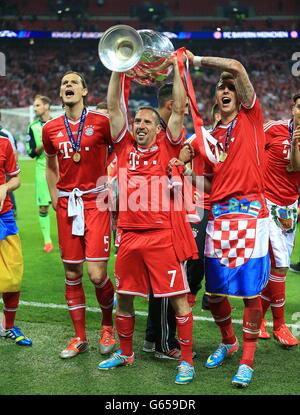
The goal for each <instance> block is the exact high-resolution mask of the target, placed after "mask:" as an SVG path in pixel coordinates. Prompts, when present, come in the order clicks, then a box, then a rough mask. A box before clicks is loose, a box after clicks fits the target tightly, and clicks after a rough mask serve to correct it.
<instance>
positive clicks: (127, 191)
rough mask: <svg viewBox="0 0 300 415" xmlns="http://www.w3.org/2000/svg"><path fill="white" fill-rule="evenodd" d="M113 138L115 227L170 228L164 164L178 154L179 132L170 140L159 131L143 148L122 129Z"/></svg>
mask: <svg viewBox="0 0 300 415" xmlns="http://www.w3.org/2000/svg"><path fill="white" fill-rule="evenodd" d="M114 142H115V144H114V147H115V151H116V154H117V157H118V181H119V221H118V227H119V228H122V229H157V228H158V229H160V228H171V222H170V207H169V206H170V203H169V198H168V195H169V192H168V190H169V189H168V177H167V166H168V162H169V160H170V159H171V158H172V157H178V155H179V152H180V148H181V136H180V137H179V140H177V142H173V141H172V138H170V137H169V136H167V135H166V134H164V135H162V133H160V134H159V138H157V140H156V143H155V144H154V145H153V146H152V147H150V148H142V147H139V146H138V145H136V143H135V140H134V139H133V137H132V135H131V133H130V132H129V131H128V130H125V131H123V132H122V133H121V134H120V135H119V137H118V138H116V139H115V140H114Z"/></svg>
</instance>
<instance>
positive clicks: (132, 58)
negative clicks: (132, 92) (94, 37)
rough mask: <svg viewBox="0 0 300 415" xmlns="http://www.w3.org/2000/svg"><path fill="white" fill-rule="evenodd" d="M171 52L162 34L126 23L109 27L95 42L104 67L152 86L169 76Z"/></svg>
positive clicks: (167, 40)
mask: <svg viewBox="0 0 300 415" xmlns="http://www.w3.org/2000/svg"><path fill="white" fill-rule="evenodd" d="M173 52H174V46H173V44H172V42H171V41H170V40H169V38H167V37H166V36H164V35H163V34H161V33H158V32H155V31H154V30H147V29H145V30H135V29H133V28H132V27H131V26H127V25H117V26H112V27H110V28H109V29H108V30H107V31H106V32H104V34H103V35H102V37H101V39H100V41H99V45H98V54H99V58H100V60H101V62H102V63H103V65H104V66H105V67H106V68H108V69H110V70H111V71H115V72H125V73H126V75H127V76H129V77H130V78H132V80H134V81H136V82H138V83H139V84H141V85H154V84H156V83H157V82H163V81H165V80H166V79H167V78H168V76H169V74H170V73H171V71H172V65H171V64H170V63H168V60H169V57H170V56H171V54H172V53H173Z"/></svg>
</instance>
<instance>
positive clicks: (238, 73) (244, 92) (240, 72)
mask: <svg viewBox="0 0 300 415" xmlns="http://www.w3.org/2000/svg"><path fill="white" fill-rule="evenodd" d="M201 65H202V66H207V67H211V68H218V69H220V70H222V71H226V72H230V73H232V75H233V76H234V78H235V87H236V92H237V95H238V98H239V101H240V102H241V103H242V104H243V105H244V106H245V107H247V108H249V107H251V105H252V104H253V99H254V95H255V91H254V88H253V85H252V84H251V82H250V79H249V77H248V74H247V71H246V69H245V68H244V66H243V65H242V64H241V63H240V62H238V61H236V60H235V59H228V58H219V57H214V56H204V57H202V58H201Z"/></svg>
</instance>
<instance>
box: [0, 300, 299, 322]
mask: <svg viewBox="0 0 300 415" xmlns="http://www.w3.org/2000/svg"><path fill="white" fill-rule="evenodd" d="M0 303H3V301H2V300H1V299H0ZM20 305H24V306H29V307H39V308H56V309H62V310H67V309H68V307H67V306H66V305H65V304H53V303H50V304H47V303H37V302H34V301H20ZM86 310H87V311H90V312H91V313H99V311H100V312H101V310H100V309H99V308H97V307H86ZM114 311H115V310H114ZM135 314H136V315H137V316H143V317H147V315H148V313H146V312H145V311H138V310H136V311H135ZM193 320H196V321H210V322H214V319H213V318H212V317H201V316H195V315H194V316H193ZM232 322H233V323H234V324H243V321H242V320H235V319H233V320H232ZM267 326H269V327H273V323H272V322H268V323H267ZM287 326H288V327H291V328H299V323H298V324H297V323H296V324H287Z"/></svg>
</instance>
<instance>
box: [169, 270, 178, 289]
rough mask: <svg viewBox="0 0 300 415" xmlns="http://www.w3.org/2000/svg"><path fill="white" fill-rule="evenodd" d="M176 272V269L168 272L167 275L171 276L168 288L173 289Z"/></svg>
mask: <svg viewBox="0 0 300 415" xmlns="http://www.w3.org/2000/svg"><path fill="white" fill-rule="evenodd" d="M176 272H177V271H176V269H172V270H171V271H168V274H169V275H171V282H170V288H173V286H174V281H175V277H176Z"/></svg>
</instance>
